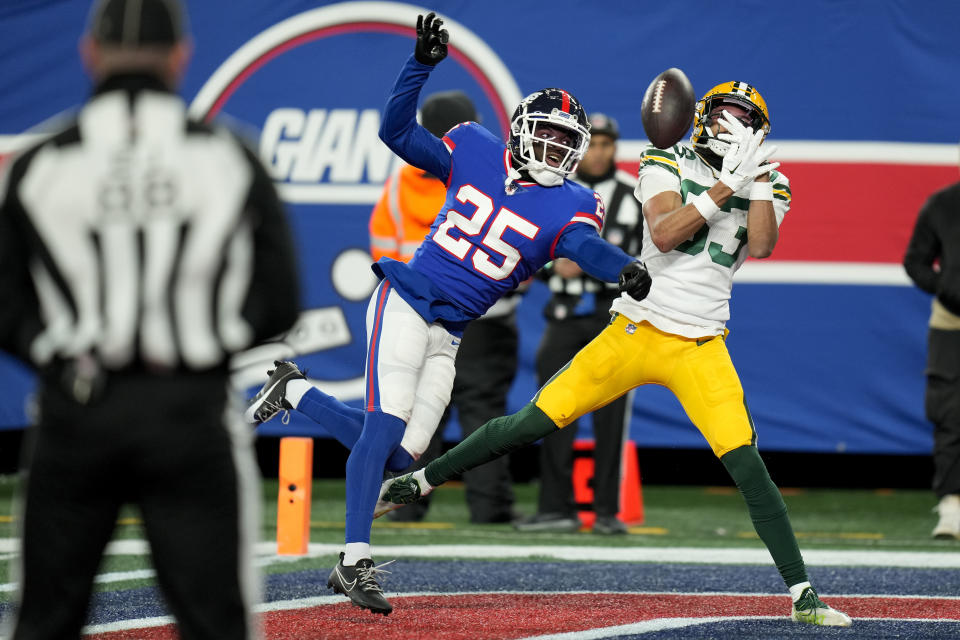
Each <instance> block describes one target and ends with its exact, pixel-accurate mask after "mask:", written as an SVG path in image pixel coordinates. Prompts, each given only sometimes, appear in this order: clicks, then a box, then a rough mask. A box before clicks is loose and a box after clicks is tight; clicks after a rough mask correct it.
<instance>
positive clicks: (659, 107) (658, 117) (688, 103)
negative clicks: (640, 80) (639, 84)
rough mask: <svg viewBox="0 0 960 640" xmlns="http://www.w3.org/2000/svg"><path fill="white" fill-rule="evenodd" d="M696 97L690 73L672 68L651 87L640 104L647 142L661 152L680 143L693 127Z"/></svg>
mask: <svg viewBox="0 0 960 640" xmlns="http://www.w3.org/2000/svg"><path fill="white" fill-rule="evenodd" d="M696 102H697V100H696V97H695V96H694V94H693V85H692V84H690V80H689V78H687V76H686V74H685V73H684V72H683V71H681V70H680V69H677V68H676V67H671V68H669V69H667V70H666V71H664V72H663V73H661V74H660V75H658V76H657V77H656V78H654V79H653V82H651V83H650V86H648V87H647V90H646V92H645V93H644V94H643V103H642V104H641V105H640V119H641V120H642V121H643V130H644V131H645V132H646V134H647V139H648V140H649V141H650V142H651V143H653V145H654V146H655V147H657V148H659V149H669V148H670V147H672V146H673V145H675V144H677V143H678V142H679V141H680V140H681V139H682V138H683V137H684V136H685V135H687V132H688V131H689V130H690V125H691V124H693V115H694V109H695V108H696Z"/></svg>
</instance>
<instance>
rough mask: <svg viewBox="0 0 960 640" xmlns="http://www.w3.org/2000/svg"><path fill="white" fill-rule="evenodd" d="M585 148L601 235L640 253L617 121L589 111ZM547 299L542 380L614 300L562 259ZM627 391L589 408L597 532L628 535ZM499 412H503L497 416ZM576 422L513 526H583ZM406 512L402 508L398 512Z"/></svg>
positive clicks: (553, 445) (608, 288)
mask: <svg viewBox="0 0 960 640" xmlns="http://www.w3.org/2000/svg"><path fill="white" fill-rule="evenodd" d="M589 119H590V134H591V137H590V146H589V148H588V149H587V152H586V153H585V154H584V156H583V159H582V160H580V165H579V166H578V167H577V172H576V176H575V181H576V182H579V183H580V184H582V185H585V186H587V187H589V188H591V189H593V190H594V191H596V192H597V193H599V194H600V196H601V197H602V198H603V202H604V205H605V206H606V210H607V215H606V219H605V222H604V225H603V232H602V236H603V238H604V239H605V240H606V241H607V242H610V243H611V244H614V245H617V246H618V247H620V248H621V249H623V250H624V251H625V252H627V253H628V254H630V255H634V256H639V255H640V247H641V245H642V244H643V216H642V215H641V213H640V204H639V203H638V202H637V200H636V198H634V197H633V190H634V188H635V187H636V184H637V181H636V179H635V178H634V177H633V176H631V175H629V174H628V173H626V172H624V171H618V170H617V165H616V163H615V158H616V153H617V139H618V138H619V137H620V130H619V127H618V125H617V122H616V120H614V119H613V118H610V117H608V116H606V115H604V114H602V113H594V114H591V116H590V118H589ZM540 276H541V277H543V278H544V279H545V280H546V281H547V285H548V286H549V287H550V291H551V293H552V296H551V298H550V300H549V302H547V306H546V307H545V308H544V315H545V316H546V319H547V328H546V331H544V333H543V338H542V339H541V341H540V347H539V349H538V351H537V376H538V378H539V380H540V384H541V385H543V384H545V383H546V382H547V380H549V379H550V378H551V377H553V375H554V374H555V373H556V372H557V371H559V370H560V369H562V368H563V366H564V365H565V364H566V363H567V362H569V361H570V359H571V358H573V356H574V355H576V353H577V352H578V351H580V349H582V348H583V347H584V346H586V345H587V343H589V342H590V341H591V340H592V339H593V338H595V337H596V336H597V334H599V333H600V332H601V331H602V330H603V328H604V327H605V326H606V325H607V324H608V323H609V322H610V305H611V303H612V302H613V300H614V299H615V298H617V297H619V295H620V293H619V291H618V289H617V285H616V283H606V282H601V281H600V280H596V279H595V278H591V277H590V276H588V275H587V274H585V273H584V272H583V270H582V269H581V268H580V267H579V266H577V263H575V262H573V261H571V260H568V259H566V258H559V259H557V260H554V261H553V262H552V263H550V264H548V265H547V266H546V267H545V268H544V269H543V270H542V271H541V273H540ZM632 398H633V393H632V392H631V393H628V394H626V395H624V396H622V397H620V398H618V399H616V400H614V401H613V402H611V403H610V404H608V405H607V406H605V407H603V408H601V409H598V410H597V411H594V412H593V433H594V442H595V447H594V453H593V457H594V476H593V496H594V497H593V509H594V512H595V513H596V520H595V521H594V525H593V531H594V533H602V534H619V533H626V531H627V528H626V525H624V523H623V522H621V521H620V520H618V519H617V512H618V511H619V510H620V470H621V469H620V467H621V465H620V454H621V450H622V446H623V439H624V438H625V437H626V436H627V426H628V424H629V415H628V410H629V407H630V405H631V400H632ZM496 415H500V414H496ZM576 435H577V424H575V423H574V424H571V425H570V426H568V427H567V428H566V429H561V430H560V431H559V432H558V433H555V434H553V435H552V436H551V437H549V438H544V439H543V442H542V443H541V445H540V495H539V499H538V501H537V513H536V514H535V515H534V516H533V517H531V518H528V519H527V520H525V521H521V522H518V523H516V524H515V527H516V528H517V529H518V530H520V531H576V530H578V529H579V528H580V520H579V519H578V517H577V506H576V504H575V502H574V492H573V441H574V439H575V438H576ZM401 512H403V509H400V510H399V511H397V512H396V513H401Z"/></svg>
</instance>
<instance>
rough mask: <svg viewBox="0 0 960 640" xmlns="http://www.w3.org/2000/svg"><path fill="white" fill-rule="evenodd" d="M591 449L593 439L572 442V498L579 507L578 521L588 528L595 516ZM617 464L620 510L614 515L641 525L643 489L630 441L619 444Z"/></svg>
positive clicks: (635, 452)
mask: <svg viewBox="0 0 960 640" xmlns="http://www.w3.org/2000/svg"><path fill="white" fill-rule="evenodd" d="M593 448H594V441H593V440H574V442H573V499H574V501H575V502H576V503H577V507H578V509H579V512H578V515H579V517H580V522H582V523H583V526H585V527H592V526H593V522H594V520H596V517H597V514H595V513H594V512H593V473H594V464H593ZM620 465H621V466H620V512H619V513H617V517H618V518H619V519H620V520H621V521H623V522H624V523H626V524H633V525H639V524H643V489H642V487H641V484H640V466H639V464H638V463H637V445H636V444H634V442H633V440H627V441H626V442H624V443H623V453H622V455H621V458H620Z"/></svg>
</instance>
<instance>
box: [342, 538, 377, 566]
mask: <svg viewBox="0 0 960 640" xmlns="http://www.w3.org/2000/svg"><path fill="white" fill-rule="evenodd" d="M364 558H367V559H369V558H370V543H369V542H348V543H347V546H346V547H344V549H343V566H345V567H352V566H353V565H355V564H357V562H359V561H360V560H363V559H364Z"/></svg>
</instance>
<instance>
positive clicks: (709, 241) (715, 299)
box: [611, 145, 790, 338]
mask: <svg viewBox="0 0 960 640" xmlns="http://www.w3.org/2000/svg"><path fill="white" fill-rule="evenodd" d="M718 175H719V174H718V172H717V171H715V170H714V169H713V168H712V167H711V166H710V165H708V164H707V163H706V162H704V161H703V160H702V159H701V158H700V156H698V155H697V154H696V153H694V152H693V150H692V149H690V148H689V147H687V146H684V145H676V146H674V147H672V148H671V149H669V150H663V149H657V148H656V147H654V146H648V147H647V148H646V149H645V150H644V152H643V156H641V160H640V176H639V177H640V185H639V186H638V187H637V191H636V194H637V197H638V198H640V194H641V192H644V193H645V192H646V191H644V190H643V186H644V184H643V181H644V180H645V179H650V180H654V181H656V182H657V184H660V183H663V184H664V186H666V185H667V184H668V183H669V185H671V186H668V187H667V188H670V189H672V190H674V191H677V192H678V193H680V196H681V197H682V198H683V202H684V204H687V203H689V202H690V199H691V198H692V197H694V196H696V195H699V194H700V193H702V192H704V191H706V190H707V189H709V188H710V187H712V186H713V185H714V184H716V183H717V177H718ZM770 177H771V182H772V183H773V210H774V213H775V214H776V218H777V225H778V226H779V225H780V223H782V222H783V218H784V216H785V215H786V213H787V210H789V209H790V182H789V180H787V177H786V176H784V175H783V174H782V173H779V172H777V171H773V172H771V176H770ZM660 191H661V192H662V191H663V190H662V189H661V190H660ZM749 191H750V187H749V186H748V187H746V188H744V189H742V190H741V191H738V192H737V193H735V194H734V195H732V196H731V197H730V199H729V200H727V202H726V203H725V204H724V205H723V206H722V207H721V210H722V211H725V212H728V215H719V216H717V217H716V218H714V219H713V221H712V222H710V223H709V224H704V225H703V226H702V227H700V229H699V230H698V231H697V232H696V233H695V234H693V236H691V237H690V239H688V240H686V241H684V242H681V243H680V244H679V245H677V246H676V247H675V248H674V249H673V250H671V251H668V252H667V253H662V252H661V251H660V250H659V249H657V247H656V245H654V244H653V241H652V240H651V238H650V228H649V225H644V229H643V249H642V251H641V254H640V259H641V260H642V261H643V262H644V264H646V266H647V270H648V271H649V272H650V276H651V277H652V278H653V286H652V287H651V288H650V294H649V295H648V296H647V297H646V298H645V299H643V300H641V301H639V302H637V301H636V300H633V299H631V298H630V297H629V296H626V295H623V296H621V297H620V298H618V299H617V300H615V301H614V303H613V306H612V307H611V310H612V311H616V312H618V313H622V314H623V315H625V316H627V317H628V318H630V319H631V320H633V321H634V322H641V321H643V320H646V321H648V322H650V324H652V325H653V326H655V327H657V328H658V329H660V330H661V331H665V332H667V333H673V334H677V335H682V336H686V337H689V338H700V337H705V336H712V335H719V334H721V333H723V331H724V327H725V325H726V322H727V320H729V319H730V305H729V302H730V291H731V289H732V288H733V274H734V273H735V272H736V270H737V269H739V268H740V265H742V264H743V261H744V260H746V258H747V252H746V250H745V248H746V244H747V209H748V208H749V207H750V200H749ZM650 195H653V194H650ZM648 197H649V196H648ZM641 204H642V203H641Z"/></svg>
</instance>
